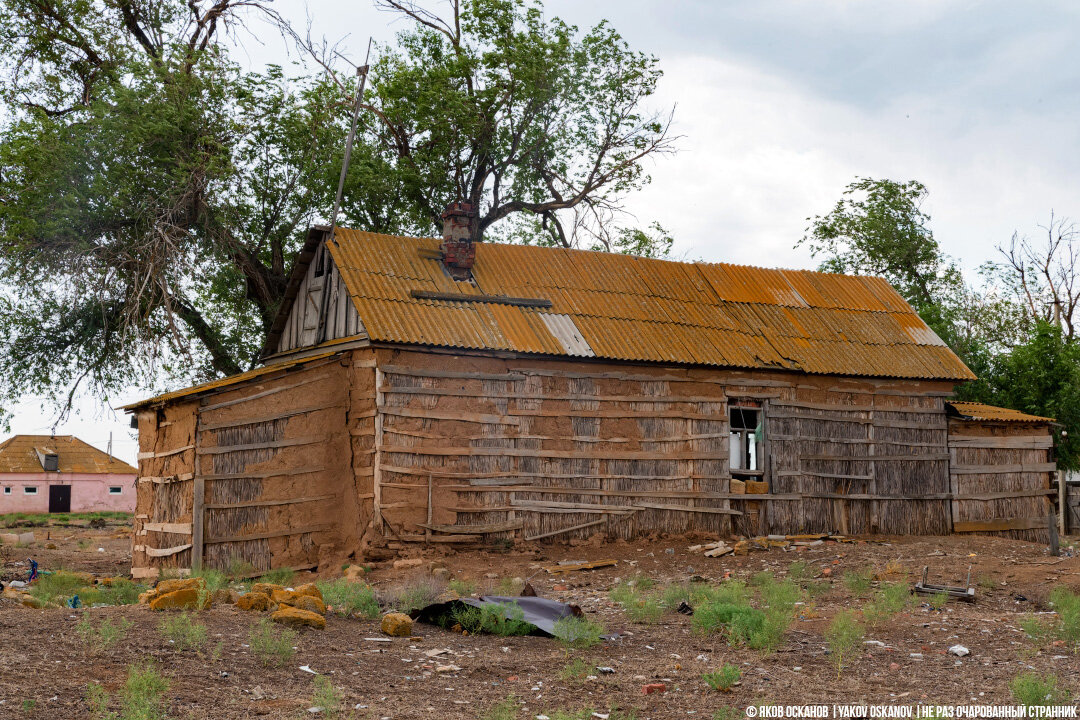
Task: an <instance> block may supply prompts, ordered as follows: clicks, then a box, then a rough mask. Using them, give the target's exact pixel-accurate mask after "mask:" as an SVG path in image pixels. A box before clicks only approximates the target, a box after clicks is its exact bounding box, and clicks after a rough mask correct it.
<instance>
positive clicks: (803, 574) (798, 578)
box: [787, 560, 810, 584]
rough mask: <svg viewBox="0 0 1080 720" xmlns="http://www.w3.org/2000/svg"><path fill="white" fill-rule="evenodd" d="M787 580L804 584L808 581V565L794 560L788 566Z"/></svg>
mask: <svg viewBox="0 0 1080 720" xmlns="http://www.w3.org/2000/svg"><path fill="white" fill-rule="evenodd" d="M787 579H788V580H790V581H791V582H794V583H800V584H802V583H804V582H806V581H807V580H809V579H810V565H809V564H807V563H805V562H803V561H802V560H796V561H795V562H793V563H791V564H790V565H788V569H787Z"/></svg>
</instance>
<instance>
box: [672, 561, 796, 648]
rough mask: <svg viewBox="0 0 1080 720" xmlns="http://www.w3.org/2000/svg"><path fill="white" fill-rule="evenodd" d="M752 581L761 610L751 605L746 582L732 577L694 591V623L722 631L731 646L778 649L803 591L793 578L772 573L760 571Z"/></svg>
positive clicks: (708, 630) (710, 630) (700, 628)
mask: <svg viewBox="0 0 1080 720" xmlns="http://www.w3.org/2000/svg"><path fill="white" fill-rule="evenodd" d="M752 583H754V584H756V586H757V588H758V594H759V596H760V598H759V601H760V602H759V604H760V605H761V608H760V609H759V608H755V607H753V606H752V605H751V604H750V593H749V590H748V588H747V587H746V586H745V585H744V584H742V583H741V582H737V581H730V580H729V581H726V582H723V583H721V584H720V585H718V586H716V587H715V588H707V589H706V588H702V589H700V590H698V591H697V592H696V593H695V594H696V597H695V598H694V616H693V618H692V620H691V626H692V627H693V628H694V629H695V630H696V631H698V632H701V633H716V632H723V633H724V634H725V635H726V636H727V639H728V642H729V643H731V644H732V645H746V646H747V647H750V648H752V649H754V650H764V651H766V652H771V651H773V650H775V649H776V648H777V647H778V646H779V645H780V643H781V642H782V641H783V638H784V633H785V632H786V631H787V628H788V626H789V625H790V624H791V621H792V619H793V618H794V611H795V604H796V603H797V602H800V601H801V600H802V597H803V593H802V590H801V588H799V586H798V585H796V584H795V583H794V582H793V581H791V580H784V581H782V582H778V581H777V580H776V579H775V578H774V577H773V576H772V575H771V574H770V573H758V575H756V576H755V577H754V579H753V580H752Z"/></svg>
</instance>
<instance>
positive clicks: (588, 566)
mask: <svg viewBox="0 0 1080 720" xmlns="http://www.w3.org/2000/svg"><path fill="white" fill-rule="evenodd" d="M618 564H619V561H618V560H593V561H592V562H586V561H583V560H564V561H562V562H560V563H557V564H555V565H544V566H543V567H544V569H545V570H547V571H548V572H549V573H551V574H552V575H559V574H561V573H568V572H575V571H577V570H595V569H596V568H602V567H611V566H612V565H618Z"/></svg>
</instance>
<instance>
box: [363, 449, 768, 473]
mask: <svg viewBox="0 0 1080 720" xmlns="http://www.w3.org/2000/svg"><path fill="white" fill-rule="evenodd" d="M378 450H379V451H380V452H382V453H401V454H405V455H433V456H438V457H452V456H465V457H477V456H481V455H483V456H502V457H538V458H564V459H598V460H715V459H716V453H709V452H701V451H697V452H695V451H689V450H686V451H668V452H664V451H653V450H644V451H641V450H622V451H620V450H585V449H582V450H543V449H541V450H533V449H531V448H439V447H422V446H408V445H386V446H381V447H378ZM759 472H760V471H759Z"/></svg>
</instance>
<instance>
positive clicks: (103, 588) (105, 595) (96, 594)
mask: <svg viewBox="0 0 1080 720" xmlns="http://www.w3.org/2000/svg"><path fill="white" fill-rule="evenodd" d="M145 590H146V586H145V585H139V584H138V583H134V582H132V581H130V580H128V579H126V578H114V579H113V580H112V582H111V583H110V584H109V585H94V586H92V587H88V588H86V589H85V590H83V591H82V592H81V593H80V594H79V599H80V600H82V603H83V605H86V606H88V607H89V606H93V605H97V604H101V605H134V604H136V603H138V602H139V593H141V592H143V591H145Z"/></svg>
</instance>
